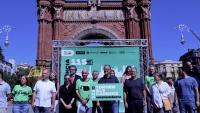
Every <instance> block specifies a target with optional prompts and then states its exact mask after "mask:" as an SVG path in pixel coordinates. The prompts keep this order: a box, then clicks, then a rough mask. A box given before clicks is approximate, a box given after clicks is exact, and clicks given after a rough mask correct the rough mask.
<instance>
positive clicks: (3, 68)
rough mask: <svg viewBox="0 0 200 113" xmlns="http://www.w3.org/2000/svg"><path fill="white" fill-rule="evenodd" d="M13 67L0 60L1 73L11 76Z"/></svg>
mask: <svg viewBox="0 0 200 113" xmlns="http://www.w3.org/2000/svg"><path fill="white" fill-rule="evenodd" d="M12 69H13V67H12V64H11V63H9V62H7V61H4V60H0V71H1V72H3V73H4V74H6V75H11V74H12V73H13V71H12Z"/></svg>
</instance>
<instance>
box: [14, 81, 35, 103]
mask: <svg viewBox="0 0 200 113" xmlns="http://www.w3.org/2000/svg"><path fill="white" fill-rule="evenodd" d="M12 94H13V95H14V101H20V102H24V101H28V100H29V96H31V95H32V89H31V87H29V86H21V85H16V86H15V87H14V88H13V90H12Z"/></svg>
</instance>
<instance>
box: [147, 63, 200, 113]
mask: <svg viewBox="0 0 200 113" xmlns="http://www.w3.org/2000/svg"><path fill="white" fill-rule="evenodd" d="M188 64H190V62H186V63H183V66H182V67H180V68H179V70H178V78H177V80H176V81H175V83H174V80H173V79H172V78H167V79H166V81H164V80H163V79H162V75H161V74H159V73H157V72H156V69H155V67H154V66H150V67H149V75H147V76H145V90H146V102H147V106H146V108H144V112H145V113H197V107H199V90H198V87H199V85H198V83H197V80H196V79H195V78H193V77H192V76H193V75H191V71H192V70H191V67H190V65H188ZM196 76H197V75H196Z"/></svg>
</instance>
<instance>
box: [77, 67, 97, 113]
mask: <svg viewBox="0 0 200 113" xmlns="http://www.w3.org/2000/svg"><path fill="white" fill-rule="evenodd" d="M88 74H89V72H88V70H87V69H83V70H82V78H81V79H78V80H77V81H76V94H77V96H78V101H77V108H78V109H77V113H92V101H91V99H90V94H91V91H92V85H93V84H94V82H93V80H92V79H89V78H88Z"/></svg>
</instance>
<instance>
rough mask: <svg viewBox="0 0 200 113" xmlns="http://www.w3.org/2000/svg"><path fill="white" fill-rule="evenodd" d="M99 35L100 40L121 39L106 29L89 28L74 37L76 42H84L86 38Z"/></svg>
mask: <svg viewBox="0 0 200 113" xmlns="http://www.w3.org/2000/svg"><path fill="white" fill-rule="evenodd" d="M94 34H96V35H99V37H102V38H99V39H119V37H118V36H117V35H116V34H115V33H114V32H113V31H111V30H110V29H106V28H103V27H89V28H86V29H83V30H81V31H80V32H78V33H76V34H75V35H74V36H73V39H75V40H82V39H87V38H86V37H89V36H90V35H94ZM90 39H92V38H90Z"/></svg>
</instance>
